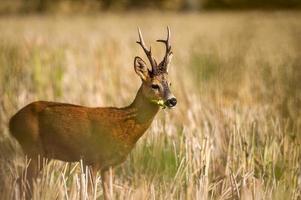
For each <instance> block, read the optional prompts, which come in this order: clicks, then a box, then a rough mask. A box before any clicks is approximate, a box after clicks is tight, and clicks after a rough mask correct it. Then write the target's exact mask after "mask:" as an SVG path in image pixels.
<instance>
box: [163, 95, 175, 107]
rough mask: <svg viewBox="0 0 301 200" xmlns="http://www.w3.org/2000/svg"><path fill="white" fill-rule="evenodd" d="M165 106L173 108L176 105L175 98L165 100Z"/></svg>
mask: <svg viewBox="0 0 301 200" xmlns="http://www.w3.org/2000/svg"><path fill="white" fill-rule="evenodd" d="M165 105H166V106H168V107H170V108H171V107H174V106H175V105H177V99H176V98H174V97H173V98H170V99H167V100H166V102H165Z"/></svg>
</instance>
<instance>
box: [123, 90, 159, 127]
mask: <svg viewBox="0 0 301 200" xmlns="http://www.w3.org/2000/svg"><path fill="white" fill-rule="evenodd" d="M128 108H129V109H133V110H135V113H136V115H135V119H136V121H137V122H138V123H141V124H144V123H147V124H148V123H149V124H150V123H151V122H152V121H153V119H154V117H155V115H156V114H157V113H158V111H159V108H160V107H159V106H158V105H157V104H154V103H153V102H151V101H150V100H149V99H148V98H146V97H145V96H144V94H143V92H142V85H141V87H140V88H139V90H138V92H137V95H136V97H135V99H134V101H133V103H132V104H131V105H130V106H129V107H128Z"/></svg>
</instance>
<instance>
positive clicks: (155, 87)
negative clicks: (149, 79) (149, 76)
mask: <svg viewBox="0 0 301 200" xmlns="http://www.w3.org/2000/svg"><path fill="white" fill-rule="evenodd" d="M152 88H153V89H154V90H159V89H160V87H159V85H157V84H152Z"/></svg>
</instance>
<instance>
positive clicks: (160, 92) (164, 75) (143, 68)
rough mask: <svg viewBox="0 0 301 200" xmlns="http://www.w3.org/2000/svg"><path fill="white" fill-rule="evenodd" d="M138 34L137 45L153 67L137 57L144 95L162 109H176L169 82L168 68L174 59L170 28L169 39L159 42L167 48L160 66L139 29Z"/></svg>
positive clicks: (136, 67) (136, 61)
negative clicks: (170, 41)
mask: <svg viewBox="0 0 301 200" xmlns="http://www.w3.org/2000/svg"><path fill="white" fill-rule="evenodd" d="M138 34H139V41H137V43H138V44H139V45H140V46H141V47H142V49H143V50H144V52H145V54H146V56H147V58H148V60H149V63H150V67H151V68H149V67H148V66H147V64H146V62H144V61H143V60H142V58H140V57H138V56H136V57H135V61H134V68H135V72H136V73H137V74H138V75H139V76H140V78H141V80H142V93H143V95H144V96H145V97H146V98H147V99H148V100H149V101H151V102H153V103H156V104H158V105H160V106H162V107H166V106H167V107H168V108H171V107H174V106H175V105H176V104H177V99H176V98H175V96H174V95H173V94H172V93H171V91H170V88H169V87H170V82H169V81H168V67H169V65H170V62H171V58H172V51H171V45H170V43H169V39H170V30H169V27H167V39H166V40H157V42H162V43H163V44H164V45H165V47H166V51H165V56H164V58H163V60H162V61H161V62H160V63H159V64H157V62H156V60H155V58H154V57H153V55H152V51H151V47H150V48H149V49H147V47H146V45H145V43H144V40H143V37H142V34H141V30H140V29H139V28H138Z"/></svg>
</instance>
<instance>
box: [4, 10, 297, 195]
mask: <svg viewBox="0 0 301 200" xmlns="http://www.w3.org/2000/svg"><path fill="white" fill-rule="evenodd" d="M300 19H301V12H297V11H294V12H292V11H274V12H272V11H270V12H261V11H252V12H251V11H250V12H212V13H209V12H208V13H206V12H205V13H200V14H197V13H195V14H188V13H178V14H172V13H166V14H162V13H157V12H141V13H130V14H122V13H119V14H110V13H107V14H101V15H83V16H69V15H64V16H59V15H51V16H47V15H46V16H35V15H32V16H10V17H9V16H1V18H0V103H1V104H0V105H1V107H0V199H3V200H5V199H24V193H22V192H20V190H18V189H17V188H18V187H17V184H19V182H17V178H18V177H21V178H22V177H23V176H24V173H25V172H26V164H27V163H28V161H27V160H26V159H25V156H24V155H23V153H22V150H21V148H20V146H19V145H18V143H17V142H16V141H15V140H14V139H13V138H12V137H11V136H10V134H9V132H8V127H7V124H8V120H9V118H10V117H11V116H12V115H13V114H14V113H15V112H16V111H17V110H18V109H20V108H21V107H23V106H25V105H26V104H28V103H30V102H32V101H35V100H54V101H60V102H68V103H74V104H82V105H86V106H93V107H94V106H117V107H122V106H126V105H128V104H130V102H131V101H132V100H133V98H134V97H135V94H136V92H137V90H138V88H139V86H140V80H139V77H138V76H136V74H135V72H134V70H133V59H134V57H135V56H136V55H140V56H144V55H143V52H142V50H141V48H140V47H139V46H138V45H137V44H136V43H135V42H136V40H137V38H138V35H137V26H140V28H141V29H142V31H143V34H144V38H145V40H146V42H147V44H152V47H153V52H154V54H155V56H156V57H158V58H161V56H162V55H163V53H164V48H163V46H162V44H159V43H156V42H155V40H156V39H158V38H163V37H165V35H166V26H167V25H169V26H170V27H171V31H172V46H173V51H174V57H173V62H172V66H171V68H170V79H171V82H172V88H171V89H172V90H173V93H174V94H175V96H176V97H177V99H178V105H177V106H176V108H175V109H164V110H162V111H160V113H159V114H158V115H157V116H156V119H155V121H154V122H153V124H152V126H151V128H150V129H149V130H148V131H147V133H146V134H145V135H144V136H143V137H142V138H141V139H140V140H139V142H138V143H137V145H136V147H135V149H134V151H133V152H132V153H131V154H130V155H129V157H128V159H127V161H126V162H125V163H124V164H122V165H120V166H119V167H117V168H116V169H115V170H114V197H115V199H137V200H138V199H273V200H277V199H279V200H280V199H295V200H297V199H300V198H301V165H300V163H301V133H300V131H301V109H300V108H301V83H300V80H301V20H300ZM84 172H85V169H83V168H82V167H81V165H80V164H79V163H69V164H68V163H64V162H60V161H51V162H50V164H49V165H48V166H47V167H45V168H44V169H43V171H42V172H41V174H40V176H39V178H38V180H37V183H36V185H35V189H34V193H33V198H34V199H35V200H38V199H49V200H50V199H85V198H88V197H87V194H86V190H87V188H86V185H87V181H89V178H88V176H85V173H84ZM21 187H22V186H21ZM23 187H24V186H23ZM102 198H103V197H102V189H101V179H100V176H99V177H98V181H97V188H96V189H94V195H91V196H89V199H102Z"/></svg>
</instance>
